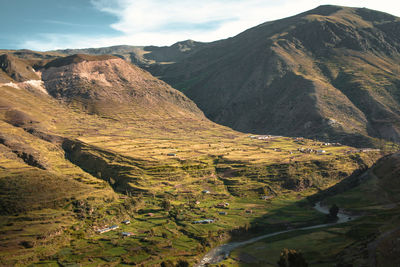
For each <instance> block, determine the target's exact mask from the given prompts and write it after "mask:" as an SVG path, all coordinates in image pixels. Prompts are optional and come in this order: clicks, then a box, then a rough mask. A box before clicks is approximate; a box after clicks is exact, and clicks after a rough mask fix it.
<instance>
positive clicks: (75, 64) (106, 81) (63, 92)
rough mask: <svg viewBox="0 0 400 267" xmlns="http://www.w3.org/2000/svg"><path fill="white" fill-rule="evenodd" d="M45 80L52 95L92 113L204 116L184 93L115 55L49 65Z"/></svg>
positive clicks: (75, 57) (74, 58) (62, 60)
mask: <svg viewBox="0 0 400 267" xmlns="http://www.w3.org/2000/svg"><path fill="white" fill-rule="evenodd" d="M42 80H43V81H44V85H45V87H46V89H47V91H48V92H49V94H50V95H52V96H53V97H56V98H58V99H63V100H65V101H67V102H69V103H74V104H76V105H79V106H81V107H84V108H85V109H86V110H88V111H89V112H92V113H97V114H103V115H107V114H108V115H110V114H115V113H124V112H125V114H126V112H128V113H129V110H132V111H134V112H135V114H136V116H146V117H148V118H150V117H151V116H164V115H165V116H169V117H179V116H181V117H190V116H195V117H196V116H197V117H202V116H203V114H202V112H201V111H200V110H199V109H198V108H197V106H196V105H195V104H194V103H193V102H192V101H191V100H189V99H188V98H187V97H185V96H184V95H183V94H182V93H181V92H179V91H177V90H175V89H173V88H171V87H170V86H169V85H167V84H166V83H164V82H162V81H160V80H158V79H156V78H154V77H153V76H152V75H151V74H149V73H148V72H146V71H144V70H142V69H140V68H138V67H136V66H134V65H131V64H129V63H127V62H126V61H124V60H122V59H120V58H118V57H113V56H88V55H73V56H69V57H65V58H59V59H56V60H53V61H51V62H49V63H47V64H46V65H45V66H44V68H43V69H42Z"/></svg>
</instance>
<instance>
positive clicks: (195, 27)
mask: <svg viewBox="0 0 400 267" xmlns="http://www.w3.org/2000/svg"><path fill="white" fill-rule="evenodd" d="M325 4H332V5H342V6H351V7H366V8H370V9H375V10H379V11H383V12H387V13H390V14H393V15H396V16H399V17H400V1H393V0H379V1H378V0H362V1H360V0H331V1H316V0H280V1H276V0H0V17H1V19H2V21H3V23H2V24H3V26H2V27H1V30H0V32H1V34H0V49H31V50H37V51H48V50H55V49H65V48H88V47H105V46H113V45H136V46H144V45H157V46H163V45H172V44H173V43H176V42H178V41H183V40H188V39H192V40H195V41H202V42H210V41H215V40H219V39H224V38H228V37H232V36H235V35H237V34H239V33H240V32H242V31H244V30H246V29H248V28H251V27H253V26H256V25H258V24H261V23H263V22H266V21H271V20H276V19H281V18H285V17H289V16H293V15H296V14H298V13H301V12H304V11H307V10H310V9H313V8H316V7H317V6H319V5H325Z"/></svg>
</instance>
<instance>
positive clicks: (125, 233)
mask: <svg viewBox="0 0 400 267" xmlns="http://www.w3.org/2000/svg"><path fill="white" fill-rule="evenodd" d="M132 235H133V233H131V232H122V236H127V237H129V236H132Z"/></svg>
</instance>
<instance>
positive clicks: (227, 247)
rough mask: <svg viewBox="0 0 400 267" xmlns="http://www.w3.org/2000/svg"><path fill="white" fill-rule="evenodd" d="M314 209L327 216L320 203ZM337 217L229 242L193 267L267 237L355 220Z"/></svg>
mask: <svg viewBox="0 0 400 267" xmlns="http://www.w3.org/2000/svg"><path fill="white" fill-rule="evenodd" d="M314 209H316V210H317V211H319V212H321V213H324V214H329V208H327V207H323V206H321V203H320V202H318V203H317V204H316V205H315V206H314ZM337 216H338V220H337V221H336V222H334V223H326V224H318V225H314V226H307V227H301V228H295V229H290V230H284V231H279V232H275V233H270V234H264V235H261V236H257V237H253V238H251V239H249V240H246V241H241V242H230V243H227V244H224V245H221V246H218V247H216V248H213V249H212V250H210V251H209V252H208V253H207V254H206V255H204V257H203V258H202V259H201V261H200V262H199V263H198V264H197V265H195V267H203V266H206V265H207V264H216V263H219V262H221V261H222V260H224V259H226V258H227V257H228V256H229V254H230V252H231V251H232V250H234V249H236V248H238V247H242V246H245V245H248V244H251V243H254V242H257V241H259V240H262V239H264V238H267V237H271V236H276V235H280V234H283V233H288V232H293V231H299V230H310V229H316V228H322V227H326V226H331V225H334V224H338V223H344V222H348V221H351V220H353V219H354V218H355V217H349V215H346V214H345V213H343V212H341V211H339V213H338V214H337Z"/></svg>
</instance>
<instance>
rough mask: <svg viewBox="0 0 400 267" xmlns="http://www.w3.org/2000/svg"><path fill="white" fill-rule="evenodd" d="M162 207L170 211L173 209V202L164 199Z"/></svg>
mask: <svg viewBox="0 0 400 267" xmlns="http://www.w3.org/2000/svg"><path fill="white" fill-rule="evenodd" d="M161 207H162V208H163V209H164V210H165V211H169V210H170V209H171V202H170V201H169V200H167V199H164V200H163V202H162V203H161Z"/></svg>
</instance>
